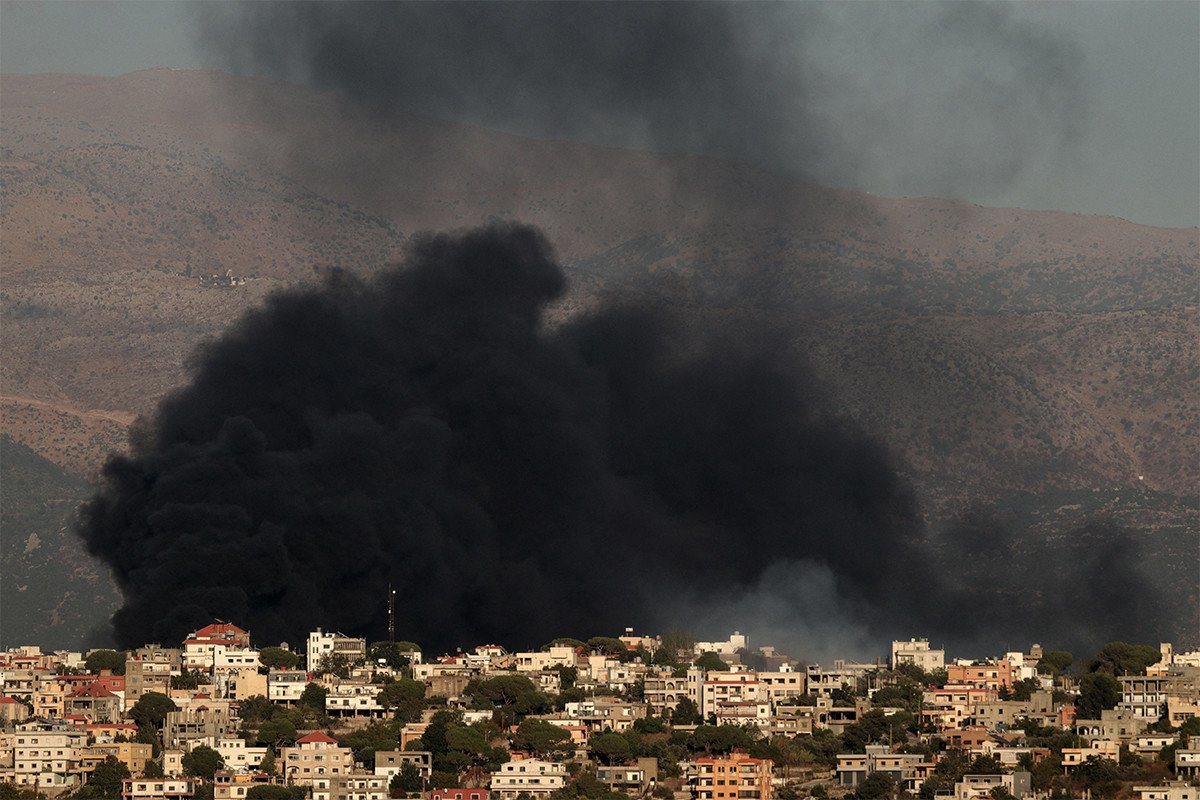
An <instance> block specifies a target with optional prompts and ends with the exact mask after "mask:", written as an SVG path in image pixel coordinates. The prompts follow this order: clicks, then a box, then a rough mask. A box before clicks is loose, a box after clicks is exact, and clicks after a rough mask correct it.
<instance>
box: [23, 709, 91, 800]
mask: <svg viewBox="0 0 1200 800" xmlns="http://www.w3.org/2000/svg"><path fill="white" fill-rule="evenodd" d="M86 744H87V734H85V733H84V732H83V731H81V730H79V729H77V728H74V727H71V726H68V725H66V724H65V723H60V722H45V721H41V720H34V721H31V722H25V723H22V724H20V725H18V726H17V730H16V736H15V741H14V743H13V782H14V783H16V784H17V785H18V786H33V785H35V784H36V785H37V786H39V787H41V788H50V789H60V788H69V787H72V786H75V785H77V784H78V783H79V774H80V768H79V765H80V758H81V754H82V751H83V748H84V747H85V746H86Z"/></svg>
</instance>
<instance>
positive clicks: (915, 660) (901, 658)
mask: <svg viewBox="0 0 1200 800" xmlns="http://www.w3.org/2000/svg"><path fill="white" fill-rule="evenodd" d="M902 664H911V665H912V666H914V667H920V668H921V669H923V670H924V671H925V672H933V671H934V670H935V669H945V667H946V651H945V650H934V649H933V648H931V647H930V646H929V640H928V639H909V640H908V641H907V642H905V641H893V642H892V661H891V666H892V669H896V668H898V667H899V666H900V665H902Z"/></svg>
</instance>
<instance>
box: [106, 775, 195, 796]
mask: <svg viewBox="0 0 1200 800" xmlns="http://www.w3.org/2000/svg"><path fill="white" fill-rule="evenodd" d="M195 794H196V781H194V780H192V779H191V778H126V779H125V780H124V781H122V783H121V797H122V798H123V800H186V799H187V798H190V797H192V796H193V795H195Z"/></svg>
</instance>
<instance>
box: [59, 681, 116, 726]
mask: <svg viewBox="0 0 1200 800" xmlns="http://www.w3.org/2000/svg"><path fill="white" fill-rule="evenodd" d="M76 715H78V716H80V717H83V718H84V719H86V720H87V721H88V722H118V721H119V720H120V719H121V698H120V697H118V696H117V695H115V694H113V693H112V692H110V691H109V690H108V689H105V688H104V687H103V686H101V685H100V683H99V682H96V683H89V684H87V685H86V686H80V687H78V688H77V689H75V690H73V691H72V692H71V693H70V694H68V695H67V697H66V699H65V700H64V701H63V716H64V717H67V718H68V719H69V718H71V717H73V716H76Z"/></svg>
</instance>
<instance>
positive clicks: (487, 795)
mask: <svg viewBox="0 0 1200 800" xmlns="http://www.w3.org/2000/svg"><path fill="white" fill-rule="evenodd" d="M491 797H492V790H491V789H434V790H433V791H432V792H430V793H429V800H491ZM1188 800H1190V798H1189V799H1188Z"/></svg>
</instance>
